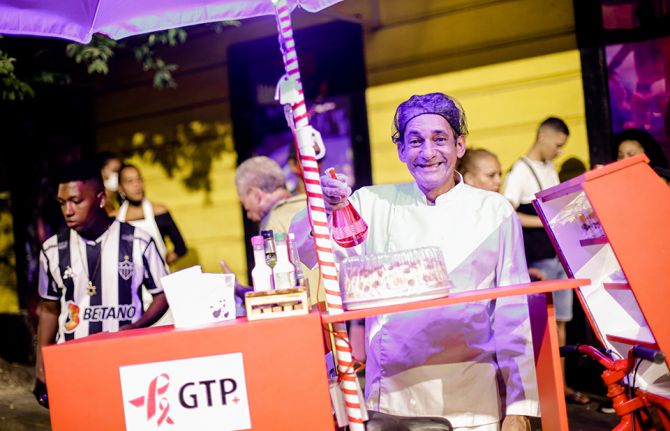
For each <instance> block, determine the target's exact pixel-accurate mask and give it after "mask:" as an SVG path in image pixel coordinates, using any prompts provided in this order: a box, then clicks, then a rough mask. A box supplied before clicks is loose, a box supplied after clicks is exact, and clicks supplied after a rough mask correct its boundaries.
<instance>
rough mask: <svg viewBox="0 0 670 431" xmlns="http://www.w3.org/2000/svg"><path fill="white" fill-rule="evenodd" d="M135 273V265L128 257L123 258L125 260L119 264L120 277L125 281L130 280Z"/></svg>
mask: <svg viewBox="0 0 670 431" xmlns="http://www.w3.org/2000/svg"><path fill="white" fill-rule="evenodd" d="M134 272H135V265H133V262H132V261H131V260H129V258H128V256H123V260H122V261H121V262H119V275H120V276H121V278H123V279H124V280H129V279H130V277H132V276H133V273H134Z"/></svg>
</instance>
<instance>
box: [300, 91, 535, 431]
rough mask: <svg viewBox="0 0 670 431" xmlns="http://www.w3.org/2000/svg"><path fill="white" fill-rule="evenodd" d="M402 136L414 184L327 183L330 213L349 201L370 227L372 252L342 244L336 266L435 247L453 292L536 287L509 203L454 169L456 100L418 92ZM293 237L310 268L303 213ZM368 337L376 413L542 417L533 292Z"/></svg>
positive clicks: (383, 326)
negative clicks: (519, 285) (356, 185)
mask: <svg viewBox="0 0 670 431" xmlns="http://www.w3.org/2000/svg"><path fill="white" fill-rule="evenodd" d="M394 128H395V133H394V135H393V141H394V142H395V144H396V146H397V151H398V156H399V158H400V160H401V161H402V162H403V163H405V164H406V166H407V168H408V170H409V171H410V173H411V174H412V176H413V177H414V180H415V181H414V182H411V183H405V184H386V185H376V186H371V187H363V188H361V189H359V190H358V191H356V192H355V193H353V194H351V189H349V188H348V187H347V186H346V185H345V183H344V182H342V181H338V180H334V179H331V178H329V177H328V176H322V177H321V183H322V186H323V192H324V200H325V201H326V203H327V210H329V211H332V210H334V209H337V208H339V207H341V206H343V205H345V204H346V203H347V202H351V204H353V205H354V207H355V208H356V209H357V210H358V212H359V213H360V215H361V216H362V218H363V219H364V220H365V221H366V222H367V223H368V226H369V230H368V237H367V239H366V240H365V242H364V243H363V244H360V245H358V246H356V247H353V248H348V249H342V248H339V247H337V246H335V252H336V255H337V257H338V260H339V259H342V258H343V257H345V256H347V255H353V254H358V255H365V254H378V253H387V252H393V251H400V250H408V249H414V248H418V247H425V246H437V247H439V248H440V249H441V250H442V252H443V253H444V258H445V262H446V266H447V270H448V272H449V279H450V281H451V283H452V287H451V291H452V292H454V293H455V292H462V291H467V290H478V289H489V288H495V287H498V286H506V285H511V284H517V283H526V282H528V273H527V271H526V263H525V256H524V253H523V245H522V240H521V226H520V224H519V220H518V217H517V216H516V214H515V212H514V209H513V208H512V207H511V205H510V204H509V202H507V201H506V200H505V199H504V198H503V197H502V196H501V195H499V194H497V193H492V192H488V191H484V190H480V189H475V188H473V187H470V186H468V185H467V184H465V183H464V182H463V178H462V177H461V175H460V174H458V173H457V172H456V171H455V166H456V162H457V160H458V159H459V158H461V157H462V156H463V155H464V154H465V144H466V135H467V125H466V120H465V114H464V112H463V110H462V108H461V107H460V105H459V104H458V102H456V101H455V100H454V99H453V98H451V97H449V96H447V95H445V94H442V93H432V94H426V95H419V96H413V97H412V98H410V99H409V100H407V101H405V102H403V103H402V104H401V105H400V106H399V107H398V109H397V111H396V115H395V120H394ZM340 179H342V177H340ZM291 231H293V232H294V233H295V234H296V240H297V242H298V244H299V245H300V246H301V250H300V256H301V258H302V259H303V262H305V263H306V264H307V265H308V266H313V265H314V264H315V263H316V256H315V253H314V249H313V241H312V240H311V238H310V227H309V224H308V221H307V215H306V212H305V211H303V212H302V213H299V214H298V215H297V216H296V217H294V219H293V221H292V223H291ZM310 244H311V247H310ZM365 336H366V348H367V363H366V388H365V394H366V404H367V407H368V408H369V409H370V410H371V411H372V412H381V413H382V414H388V415H396V416H413V417H416V416H431V417H442V418H446V419H448V420H449V421H450V422H451V424H452V425H453V426H454V427H455V429H458V430H460V429H464V430H465V429H477V430H498V429H500V428H501V426H502V429H503V430H504V431H509V430H526V429H529V425H528V418H527V416H538V415H539V402H538V393H537V383H536V377H535V366H534V358H533V348H532V342H531V333H530V323H529V317H528V304H527V300H526V297H525V296H521V297H513V298H501V299H498V300H496V301H482V302H478V303H469V304H463V305H456V306H449V307H442V308H430V309H424V310H419V311H411V312H403V313H396V314H389V315H381V316H376V317H371V318H368V319H366V321H365ZM499 384H501V385H502V386H503V387H502V388H500V389H501V390H500V391H499V390H498V385H499ZM502 394H505V395H504V396H502ZM373 416H375V417H376V416H377V414H376V413H373Z"/></svg>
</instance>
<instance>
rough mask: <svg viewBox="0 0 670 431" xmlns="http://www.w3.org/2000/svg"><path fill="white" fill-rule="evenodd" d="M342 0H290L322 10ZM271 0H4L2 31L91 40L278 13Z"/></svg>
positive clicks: (291, 4) (311, 9)
mask: <svg viewBox="0 0 670 431" xmlns="http://www.w3.org/2000/svg"><path fill="white" fill-rule="evenodd" d="M340 1H341V0H287V3H288V5H289V7H290V8H291V10H293V9H294V8H296V7H298V6H300V7H301V8H303V9H305V10H306V11H309V12H318V11H320V10H322V9H324V8H326V7H328V6H330V5H332V4H335V3H338V2H340ZM274 14H275V9H274V5H273V3H272V0H2V2H0V34H13V35H23V36H45V37H57V38H62V39H69V40H73V41H75V42H80V43H88V42H90V41H91V37H92V35H93V33H102V34H105V35H107V36H109V37H111V38H112V39H122V38H124V37H128V36H133V35H136V34H142V33H150V32H153V31H159V30H166V29H170V28H177V27H184V26H189V25H195V24H204V23H208V22H216V21H228V20H240V19H244V18H252V17H257V16H262V15H274Z"/></svg>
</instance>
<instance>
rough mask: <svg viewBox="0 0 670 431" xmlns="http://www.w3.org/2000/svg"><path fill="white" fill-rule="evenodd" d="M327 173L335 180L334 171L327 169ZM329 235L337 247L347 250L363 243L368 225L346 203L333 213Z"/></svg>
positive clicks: (354, 209) (349, 203)
mask: <svg viewBox="0 0 670 431" xmlns="http://www.w3.org/2000/svg"><path fill="white" fill-rule="evenodd" d="M327 173H328V175H330V177H331V178H333V179H335V180H337V175H336V173H335V169H332V168H331V169H328V170H327ZM331 233H332V236H333V239H334V240H335V242H336V243H337V244H338V245H339V246H341V247H345V248H349V247H353V246H355V245H358V244H362V243H363V242H364V241H365V239H366V238H367V236H368V225H367V223H365V220H363V218H362V217H361V216H360V214H358V211H356V208H354V206H353V205H352V204H351V202H349V201H347V204H346V206H344V207H342V208H339V209H337V210H334V211H333V215H332V230H331Z"/></svg>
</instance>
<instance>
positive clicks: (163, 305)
mask: <svg viewBox="0 0 670 431" xmlns="http://www.w3.org/2000/svg"><path fill="white" fill-rule="evenodd" d="M105 200H106V196H105V189H104V186H103V182H102V178H101V176H100V170H99V169H98V168H97V166H95V165H94V164H89V163H88V162H83V161H80V162H73V163H71V164H69V165H68V166H66V167H65V169H64V170H63V172H62V174H61V176H60V178H59V179H58V203H59V204H60V207H61V211H62V212H63V216H64V217H65V221H66V222H67V228H64V229H62V230H61V231H59V232H58V233H57V234H56V235H54V236H52V237H51V238H49V239H47V240H46V241H45V242H44V244H43V245H42V250H41V252H40V278H39V294H40V297H41V299H42V301H41V304H40V313H39V326H38V331H37V343H38V346H37V380H38V382H37V383H38V384H39V383H41V384H42V385H43V384H44V381H45V376H44V365H43V361H42V347H44V346H48V345H50V344H54V343H62V342H65V341H68V340H73V339H77V338H82V337H86V336H88V335H92V334H96V333H99V332H115V331H120V330H126V329H133V328H140V327H144V326H149V325H151V324H152V323H154V322H155V321H157V320H158V319H159V318H160V317H161V316H162V315H163V314H164V313H165V311H166V310H167V308H168V304H167V300H166V298H165V294H164V293H163V288H162V286H161V284H160V283H161V282H160V279H161V277H162V276H164V275H166V274H167V272H168V270H167V266H166V264H165V262H164V261H163V259H162V258H161V256H160V254H159V253H158V250H157V248H156V244H155V243H154V242H153V240H152V238H151V236H150V235H149V234H148V233H146V232H144V231H142V230H140V229H136V228H135V227H133V226H131V225H129V224H127V223H122V222H119V221H116V220H114V219H112V218H109V217H108V216H107V213H106V212H105ZM142 285H144V286H146V288H147V289H148V290H149V292H150V293H151V294H152V295H153V297H154V300H153V302H152V303H151V306H150V307H149V308H148V309H147V310H146V311H145V312H142V298H141V295H140V294H139V292H140V287H141V286H142Z"/></svg>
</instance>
